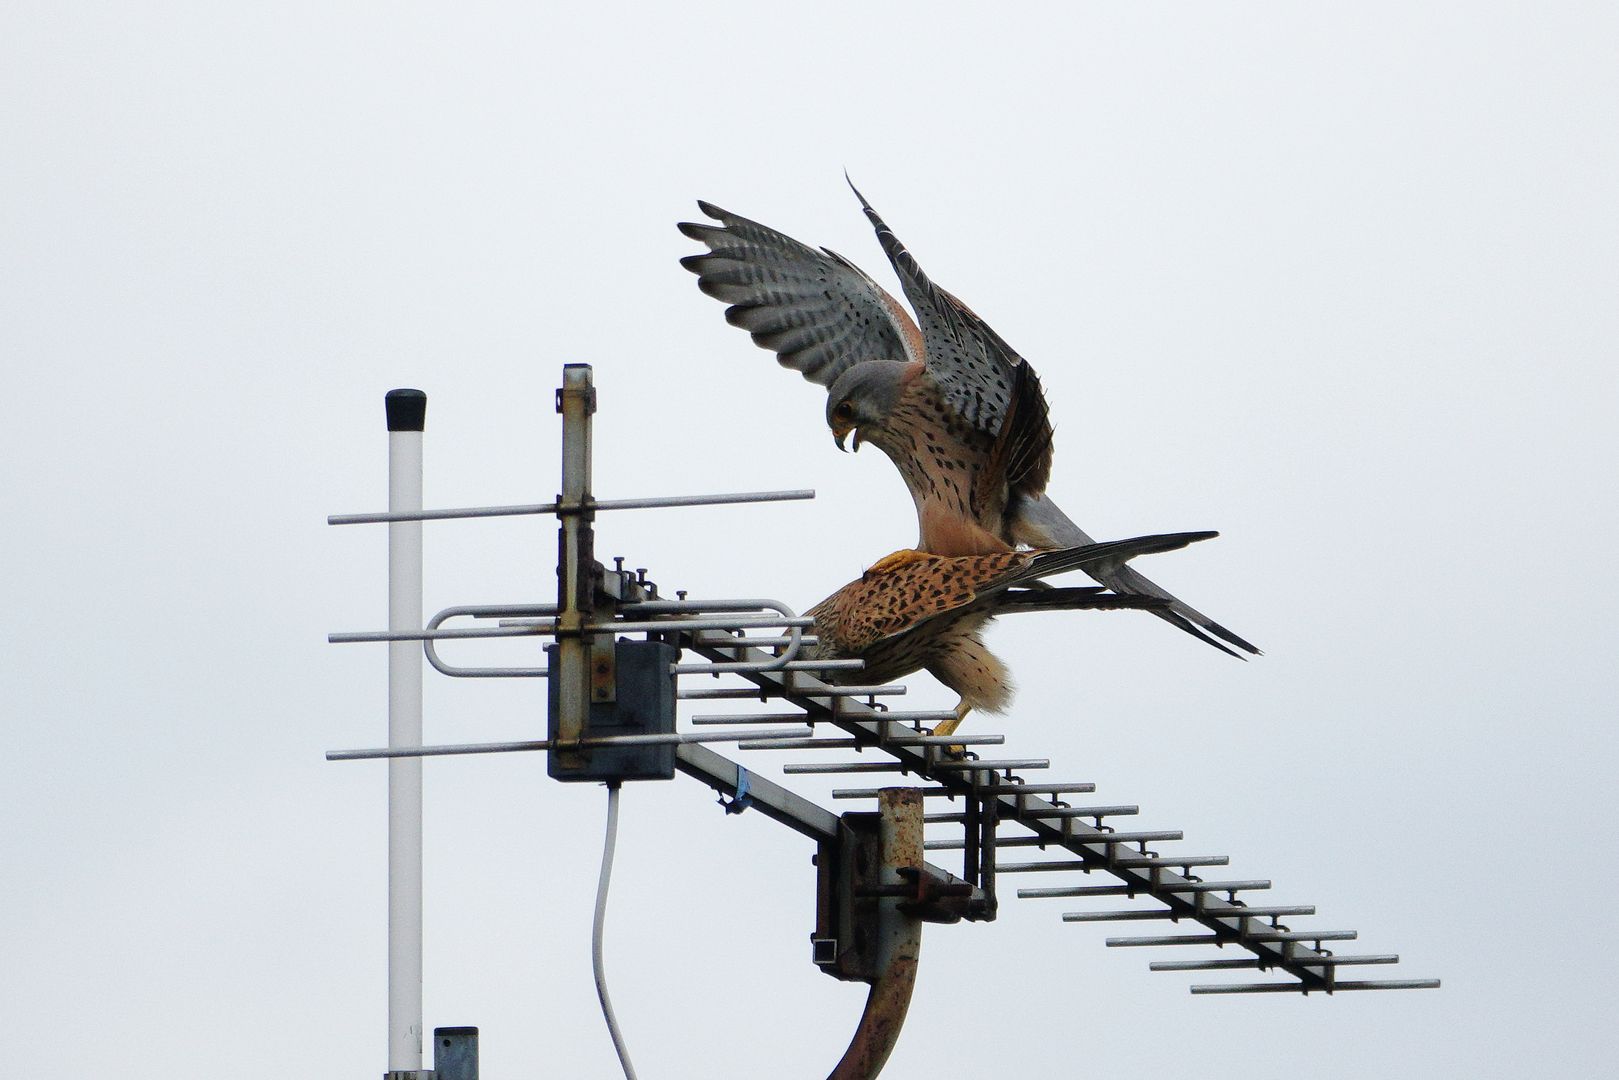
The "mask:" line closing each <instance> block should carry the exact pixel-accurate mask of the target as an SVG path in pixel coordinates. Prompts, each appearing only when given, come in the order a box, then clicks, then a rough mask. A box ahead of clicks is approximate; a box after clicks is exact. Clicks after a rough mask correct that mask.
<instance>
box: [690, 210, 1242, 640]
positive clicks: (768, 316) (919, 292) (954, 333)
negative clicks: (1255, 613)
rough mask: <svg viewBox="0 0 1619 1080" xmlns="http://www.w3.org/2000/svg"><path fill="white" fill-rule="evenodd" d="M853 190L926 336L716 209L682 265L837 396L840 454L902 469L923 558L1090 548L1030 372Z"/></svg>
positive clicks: (1172, 610)
mask: <svg viewBox="0 0 1619 1080" xmlns="http://www.w3.org/2000/svg"><path fill="white" fill-rule="evenodd" d="M850 186H851V187H853V185H852V184H851V185H850ZM855 196H856V197H857V198H859V199H860V203H861V205H862V206H863V207H864V208H865V213H866V217H867V218H868V219H870V221H871V223H872V225H873V226H874V227H875V229H876V231H877V240H878V242H879V243H881V244H882V248H883V251H884V252H885V253H886V254H887V256H888V260H889V262H890V263H891V264H892V265H893V267H894V271H895V273H897V274H898V275H899V279H900V283H901V285H902V286H903V287H904V292H905V296H906V298H907V299H909V300H910V302H911V306H912V307H913V308H915V309H916V314H917V320H918V321H919V322H920V326H918V322H917V321H913V320H912V319H911V317H910V316H909V315H908V314H907V313H906V311H905V309H904V308H903V307H902V306H901V305H900V304H899V302H898V301H897V300H895V299H894V298H893V297H892V296H890V295H889V294H888V293H887V292H885V291H884V290H883V289H882V288H881V287H880V286H879V285H878V284H877V283H876V282H875V281H873V280H872V279H871V278H870V277H869V276H868V275H867V274H866V273H865V271H863V270H861V269H860V268H859V267H858V266H856V265H854V263H852V262H850V261H849V260H847V259H845V258H844V257H843V256H841V255H839V254H837V253H836V252H833V251H830V250H828V249H826V248H822V249H821V250H819V251H817V250H815V249H813V248H810V247H808V246H807V245H805V244H801V243H799V242H798V241H797V240H794V239H793V238H792V237H790V236H786V235H784V234H782V233H779V232H776V231H775V230H774V229H771V228H768V227H766V226H764V225H760V224H759V223H758V222H755V221H750V220H748V219H747V218H745V217H741V216H739V215H737V214H732V213H730V212H729V211H726V210H722V209H720V208H719V207H717V206H714V205H713V204H712V203H707V202H699V203H698V204H697V205H698V206H699V207H700V208H701V209H702V211H703V213H705V214H707V215H708V216H710V217H712V218H714V219H716V220H717V221H718V222H719V224H718V225H712V224H694V223H691V222H682V223H680V226H679V228H680V231H681V232H682V233H684V234H685V235H687V236H689V237H691V238H692V239H694V240H698V241H700V242H701V243H703V244H704V245H706V246H707V247H708V249H709V250H708V252H707V253H705V254H701V255H690V256H687V257H686V258H684V259H682V260H680V262H681V265H682V266H684V267H685V268H686V269H688V270H690V271H691V272H692V273H694V274H696V275H697V284H698V287H699V288H700V289H702V291H703V292H705V293H707V294H708V295H710V296H712V297H715V298H716V299H718V300H720V301H722V302H724V303H726V304H728V305H730V306H729V307H727V308H726V311H725V318H726V321H728V322H730V323H731V324H732V325H734V326H740V327H742V328H743V329H744V330H747V331H749V332H750V333H751V334H752V335H753V340H754V342H755V343H757V344H758V345H760V346H762V347H763V348H766V349H769V350H770V351H772V352H774V353H775V354H776V356H777V358H778V359H779V360H780V362H781V363H782V365H783V366H785V367H790V368H793V369H794V370H796V371H799V372H800V373H802V374H803V376H804V378H806V379H808V380H810V381H811V382H815V383H819V384H820V385H822V386H825V387H827V388H828V397H827V406H826V419H827V424H828V426H830V427H831V429H832V434H833V437H834V438H835V439H836V440H837V444H838V447H839V449H842V448H843V445H844V439H845V438H846V437H848V436H849V435H851V434H852V435H853V439H854V449H856V450H858V449H859V448H860V444H861V443H862V442H869V443H871V444H872V445H873V446H876V447H877V448H878V449H880V450H881V451H882V452H883V453H884V454H886V455H887V456H888V458H889V459H890V460H891V461H893V463H894V465H895V466H896V467H897V468H898V469H899V472H900V475H901V476H902V477H903V478H904V480H905V486H906V487H907V488H908V489H909V490H910V493H911V498H912V500H913V501H914V502H915V504H916V513H917V518H918V521H919V524H920V533H921V535H920V538H919V539H918V541H917V547H918V548H920V549H921V550H923V551H927V552H932V553H934V554H938V555H976V554H984V553H989V552H1003V551H1007V550H1010V549H1011V548H1013V547H1015V546H1016V545H1019V544H1026V545H1028V546H1029V547H1034V548H1067V547H1075V546H1079V545H1084V544H1090V543H1092V542H1093V541H1092V540H1091V537H1090V536H1088V535H1087V534H1086V533H1085V531H1084V530H1083V529H1081V528H1080V527H1079V526H1078V525H1075V524H1074V523H1073V522H1072V521H1070V520H1069V519H1068V516H1067V515H1066V514H1064V513H1063V512H1062V510H1060V509H1059V508H1058V507H1057V504H1056V503H1054V502H1052V500H1051V499H1050V498H1049V497H1048V496H1047V495H1046V494H1045V490H1046V482H1047V480H1048V479H1049V478H1050V475H1051V457H1052V449H1051V421H1050V419H1049V417H1048V416H1047V413H1046V402H1045V395H1044V393H1043V392H1042V390H1041V388H1040V381H1039V378H1038V377H1037V376H1036V375H1035V372H1034V369H1033V368H1032V367H1031V366H1030V365H1029V363H1028V361H1026V360H1024V359H1023V358H1022V357H1021V356H1019V355H1018V354H1017V352H1016V351H1014V350H1013V349H1012V347H1011V346H1010V345H1008V344H1007V343H1006V342H1005V341H1003V340H1002V339H1001V337H1000V335H999V334H997V333H995V331H994V330H992V329H990V328H989V326H987V325H986V324H985V323H984V322H983V320H981V319H980V318H979V317H978V316H977V315H975V314H974V313H973V312H972V310H971V309H969V308H968V307H967V305H965V304H963V303H962V302H961V301H960V300H958V299H956V298H955V297H954V296H952V295H951V294H950V293H948V292H946V291H945V290H943V289H941V288H939V287H938V286H937V285H935V284H934V283H933V282H932V281H930V280H929V279H928V277H927V275H926V274H924V273H923V272H922V269H921V267H920V266H918V265H917V262H916V260H915V259H914V258H912V256H911V254H910V252H908V251H907V250H906V249H905V247H904V245H903V244H901V243H900V242H899V240H898V238H897V237H895V236H894V233H893V231H892V230H890V229H889V228H888V226H887V225H886V224H884V222H883V220H882V218H880V217H878V215H877V212H876V211H875V210H873V209H872V207H871V204H870V203H868V202H866V200H865V197H864V196H862V195H861V194H860V192H859V191H858V190H856V191H855ZM1088 572H1089V573H1090V574H1091V576H1092V577H1094V578H1095V579H1096V580H1097V581H1100V582H1101V583H1102V584H1104V585H1107V586H1109V587H1110V588H1112V589H1113V590H1114V591H1115V592H1118V593H1122V594H1135V595H1143V596H1153V597H1158V598H1160V599H1162V600H1164V601H1166V603H1165V604H1163V605H1159V607H1158V609H1157V611H1156V614H1158V615H1159V616H1160V617H1161V618H1163V619H1167V620H1168V621H1169V622H1171V623H1173V624H1174V625H1176V626H1178V627H1180V628H1181V629H1182V630H1185V631H1186V632H1187V633H1189V634H1192V635H1193V636H1195V637H1198V638H1201V639H1202V640H1204V641H1206V642H1208V643H1209V644H1210V645H1213V646H1214V647H1215V648H1217V649H1220V650H1221V651H1222V652H1227V653H1231V655H1233V656H1235V655H1237V654H1236V653H1234V652H1232V651H1231V650H1230V649H1228V648H1226V647H1225V646H1224V645H1222V644H1220V642H1218V641H1215V640H1214V639H1213V638H1211V637H1209V636H1208V635H1209V634H1213V635H1215V637H1218V638H1222V639H1224V640H1225V641H1227V642H1229V643H1230V644H1232V645H1235V646H1236V647H1238V648H1239V649H1243V650H1246V651H1247V652H1251V653H1258V652H1259V650H1258V649H1257V648H1255V647H1254V646H1253V645H1251V644H1249V643H1248V642H1247V641H1245V640H1243V639H1242V638H1240V637H1238V636H1237V635H1236V634H1234V633H1232V632H1231V631H1230V630H1227V629H1226V628H1225V627H1223V626H1221V625H1220V624H1219V623H1217V622H1215V621H1214V620H1212V619H1210V618H1209V617H1208V616H1206V615H1204V614H1202V613H1201V612H1199V611H1197V610H1195V609H1193V608H1192V607H1191V606H1189V605H1187V604H1186V603H1184V602H1182V601H1181V600H1178V599H1176V598H1175V597H1174V596H1172V595H1170V594H1169V593H1168V592H1166V591H1164V590H1163V589H1161V588H1159V587H1158V586H1157V585H1155V584H1153V583H1152V582H1151V581H1149V580H1147V579H1146V578H1145V577H1142V576H1141V575H1140V574H1139V573H1137V572H1136V571H1135V570H1133V569H1131V568H1130V567H1128V566H1124V565H1122V564H1121V565H1118V566H1107V567H1097V568H1093V569H1091V570H1090V571H1088ZM1204 631H1207V633H1205V632H1204Z"/></svg>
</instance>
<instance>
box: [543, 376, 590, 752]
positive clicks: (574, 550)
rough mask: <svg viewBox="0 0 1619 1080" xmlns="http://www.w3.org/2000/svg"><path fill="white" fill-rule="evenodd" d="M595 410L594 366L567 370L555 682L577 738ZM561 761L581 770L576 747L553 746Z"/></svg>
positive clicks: (584, 684) (583, 705)
mask: <svg viewBox="0 0 1619 1080" xmlns="http://www.w3.org/2000/svg"><path fill="white" fill-rule="evenodd" d="M595 411H596V388H595V385H594V383H593V381H592V379H591V369H590V365H589V364H568V365H566V366H565V367H564V368H563V369H562V389H560V390H558V391H557V412H559V413H561V414H562V492H561V494H559V495H558V496H557V517H558V518H559V519H560V525H559V527H558V534H557V652H556V656H557V660H556V665H555V666H554V667H553V668H552V670H551V682H552V685H553V686H554V687H556V692H557V695H558V698H557V702H558V713H557V720H558V723H557V731H556V736H557V738H559V739H560V740H561V741H562V742H563V743H567V742H570V741H574V740H577V739H578V738H579V737H580V733H581V732H582V731H583V730H584V726H585V719H586V712H585V711H586V709H588V708H589V705H590V700H591V689H592V676H591V670H590V660H591V657H590V652H591V650H590V644H589V642H588V641H586V640H585V637H584V635H583V634H582V632H581V629H580V628H581V627H582V626H584V625H585V624H586V623H587V622H589V621H590V619H591V616H592V614H593V612H594V608H595V601H596V596H595V585H594V573H593V571H594V568H595V562H596V559H595V550H594V549H595V534H594V530H593V529H592V528H591V523H592V522H593V521H594V519H595V515H594V513H593V512H592V511H591V509H590V498H591V494H590V456H591V455H590V418H591V416H592V414H594V413H595ZM552 752H553V753H554V754H556V755H558V758H559V760H560V762H561V764H563V765H565V766H567V767H570V768H578V767H580V766H581V765H583V756H582V755H581V754H580V753H579V751H577V750H561V749H558V750H554V751H552Z"/></svg>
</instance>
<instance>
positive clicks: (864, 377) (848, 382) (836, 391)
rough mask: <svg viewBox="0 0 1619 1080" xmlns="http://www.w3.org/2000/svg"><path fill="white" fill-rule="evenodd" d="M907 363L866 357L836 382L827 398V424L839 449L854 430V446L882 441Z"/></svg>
mask: <svg viewBox="0 0 1619 1080" xmlns="http://www.w3.org/2000/svg"><path fill="white" fill-rule="evenodd" d="M904 373H905V365H904V364H901V363H896V362H895V361H893V360H866V361H863V362H861V363H858V364H856V365H854V366H853V367H851V368H850V369H849V370H848V371H845V372H844V373H843V374H842V375H839V376H838V377H837V380H836V381H835V382H833V384H832V389H831V390H830V391H828V393H827V398H826V426H827V427H829V428H831V429H832V438H833V439H834V440H836V442H837V444H838V449H839V450H842V449H843V440H844V438H845V437H846V436H848V434H849V433H850V432H851V431H852V432H854V446H853V449H855V450H859V449H860V443H861V442H862V441H867V442H873V443H876V444H877V445H878V446H882V445H883V435H884V433H885V431H886V427H885V425H886V423H887V420H888V415H889V413H891V412H892V411H893V409H894V404H895V403H896V402H897V401H899V392H900V381H901V378H902V376H903V375H904Z"/></svg>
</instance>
